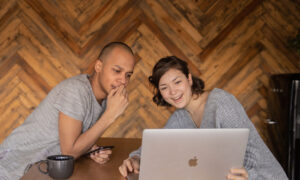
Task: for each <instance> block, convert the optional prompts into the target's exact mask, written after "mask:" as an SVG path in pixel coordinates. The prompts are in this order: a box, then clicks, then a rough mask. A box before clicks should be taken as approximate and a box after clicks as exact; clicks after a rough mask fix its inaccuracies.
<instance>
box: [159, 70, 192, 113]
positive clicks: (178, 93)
mask: <svg viewBox="0 0 300 180" xmlns="http://www.w3.org/2000/svg"><path fill="white" fill-rule="evenodd" d="M192 84H193V81H192V78H191V75H190V74H189V78H187V77H186V76H185V75H184V74H183V73H182V72H181V71H179V70H177V69H170V70H168V71H167V72H166V73H165V74H164V75H163V76H162V77H161V78H160V80H159V83H158V89H159V91H160V93H161V95H162V97H163V98H164V100H165V101H166V102H167V103H169V104H171V105H172V106H174V107H176V108H184V107H186V106H187V105H188V104H189V102H190V100H191V98H192V89H191V87H192Z"/></svg>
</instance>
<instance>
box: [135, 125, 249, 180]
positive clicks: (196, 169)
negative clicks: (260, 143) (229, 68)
mask: <svg viewBox="0 0 300 180" xmlns="http://www.w3.org/2000/svg"><path fill="white" fill-rule="evenodd" d="M248 136H249V129H146V130H144V132H143V140H142V152H141V164H140V174H139V178H138V179H139V180H153V179H155V180H168V179H172V180H182V179H185V180H194V179H195V180H196V179H210V180H214V179H216V180H222V179H224V180H225V179H226V175H227V174H228V172H229V170H230V169H231V168H240V167H242V166H243V160H244V155H245V151H246V146H247V141H248ZM135 176H136V175H135ZM134 179H136V177H135V178H134Z"/></svg>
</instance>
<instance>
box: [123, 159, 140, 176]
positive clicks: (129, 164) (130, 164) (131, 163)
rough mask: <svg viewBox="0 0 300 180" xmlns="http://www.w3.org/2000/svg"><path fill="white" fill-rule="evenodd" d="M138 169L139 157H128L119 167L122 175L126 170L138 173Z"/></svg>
mask: <svg viewBox="0 0 300 180" xmlns="http://www.w3.org/2000/svg"><path fill="white" fill-rule="evenodd" d="M139 170H140V158H139V157H129V158H128V159H125V160H124V161H123V164H122V165H121V166H120V167H119V171H120V173H121V174H122V176H123V177H126V176H127V175H128V172H131V173H132V172H133V173H136V174H138V173H139Z"/></svg>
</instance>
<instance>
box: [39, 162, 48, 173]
mask: <svg viewBox="0 0 300 180" xmlns="http://www.w3.org/2000/svg"><path fill="white" fill-rule="evenodd" d="M43 162H45V163H46V164H47V160H42V161H40V162H38V168H39V171H40V172H41V173H43V174H48V165H47V171H43V170H41V164H42V163H43Z"/></svg>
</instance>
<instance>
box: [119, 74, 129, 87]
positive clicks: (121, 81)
mask: <svg viewBox="0 0 300 180" xmlns="http://www.w3.org/2000/svg"><path fill="white" fill-rule="evenodd" d="M119 82H120V83H121V84H122V85H126V84H127V80H126V75H121V77H120V78H119Z"/></svg>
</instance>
